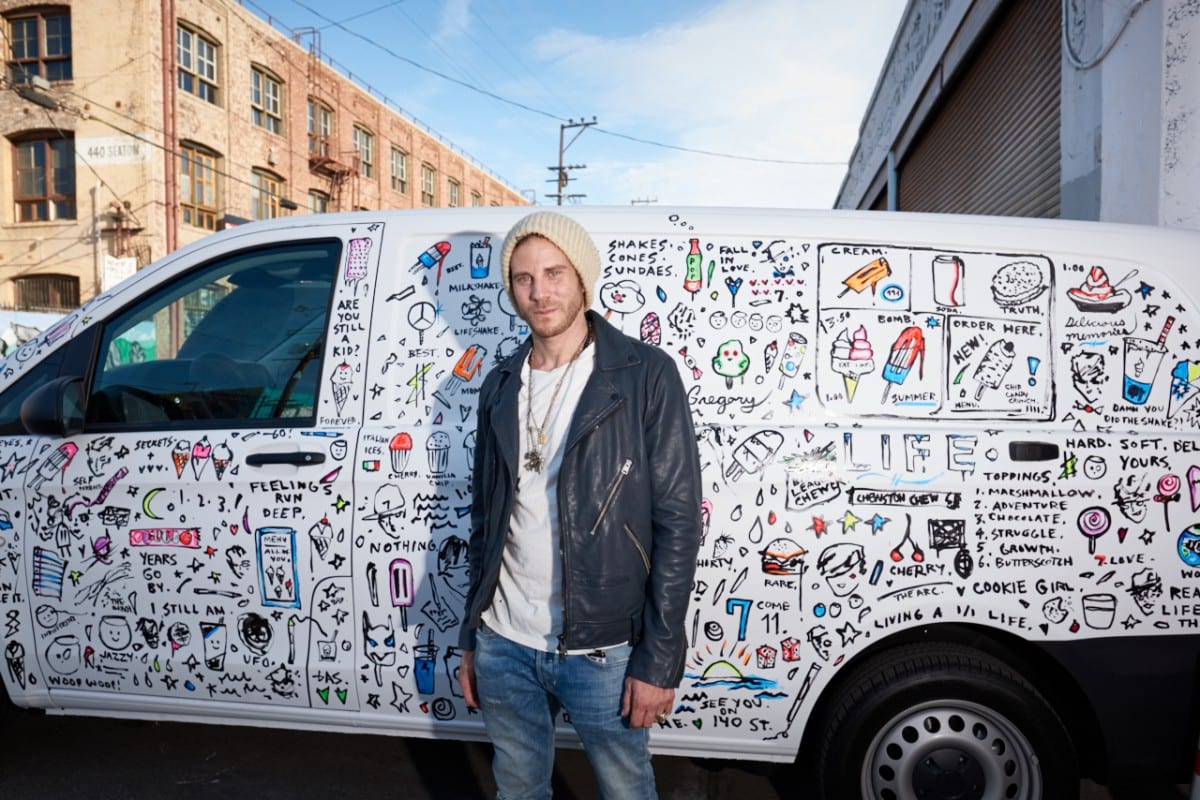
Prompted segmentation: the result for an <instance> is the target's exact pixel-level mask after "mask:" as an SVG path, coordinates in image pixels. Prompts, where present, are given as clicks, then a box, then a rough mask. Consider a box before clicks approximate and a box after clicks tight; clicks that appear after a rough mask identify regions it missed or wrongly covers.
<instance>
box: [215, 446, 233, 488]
mask: <svg viewBox="0 0 1200 800" xmlns="http://www.w3.org/2000/svg"><path fill="white" fill-rule="evenodd" d="M232 460H233V451H232V450H230V449H229V445H227V444H225V443H224V442H221V443H220V444H218V445H217V446H216V447H214V448H213V451H212V463H213V472H215V473H216V474H217V480H221V476H222V475H224V474H225V470H226V469H228V467H229V462H230V461H232Z"/></svg>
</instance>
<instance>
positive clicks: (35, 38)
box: [8, 8, 72, 84]
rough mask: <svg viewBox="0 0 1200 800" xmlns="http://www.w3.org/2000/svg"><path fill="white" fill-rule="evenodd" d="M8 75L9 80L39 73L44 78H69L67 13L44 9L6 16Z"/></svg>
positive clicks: (21, 79) (69, 41)
mask: <svg viewBox="0 0 1200 800" xmlns="http://www.w3.org/2000/svg"><path fill="white" fill-rule="evenodd" d="M8 41H9V53H8V58H9V61H8V74H9V76H10V77H11V78H12V82H13V83H17V84H20V83H28V82H29V79H30V77H32V76H34V75H40V76H41V77H43V78H45V79H46V80H48V81H69V80H71V77H72V76H71V14H70V12H69V11H67V10H64V9H59V8H56V9H46V10H43V11H35V12H32V13H24V14H22V15H21V16H12V17H9V18H8Z"/></svg>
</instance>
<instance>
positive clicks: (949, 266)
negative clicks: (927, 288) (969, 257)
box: [933, 255, 963, 308]
mask: <svg viewBox="0 0 1200 800" xmlns="http://www.w3.org/2000/svg"><path fill="white" fill-rule="evenodd" d="M933 302H935V303H937V304H938V305H939V306H943V307H945V308H958V307H959V306H961V305H962V304H963V260H962V259H961V258H959V257H958V256H949V255H940V256H934V259H933Z"/></svg>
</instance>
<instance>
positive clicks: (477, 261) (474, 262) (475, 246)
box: [471, 236, 492, 280]
mask: <svg viewBox="0 0 1200 800" xmlns="http://www.w3.org/2000/svg"><path fill="white" fill-rule="evenodd" d="M490 239H491V237H490V236H485V237H484V238H483V241H481V242H471V277H472V278H474V279H476V280H480V279H482V278H486V277H487V276H488V271H489V269H490V268H491V264H492V246H491V245H490V244H488V242H489V240H490Z"/></svg>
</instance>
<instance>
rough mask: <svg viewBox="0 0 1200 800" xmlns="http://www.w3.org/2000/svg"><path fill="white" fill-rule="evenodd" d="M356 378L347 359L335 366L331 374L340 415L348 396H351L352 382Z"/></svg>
mask: <svg viewBox="0 0 1200 800" xmlns="http://www.w3.org/2000/svg"><path fill="white" fill-rule="evenodd" d="M353 380H354V373H353V371H352V370H351V369H350V365H349V364H347V363H346V362H345V361H343V362H342V363H340V364H338V365H337V366H336V367H334V370H333V375H331V376H330V378H329V382H330V385H331V388H332V389H333V402H334V403H336V404H337V412H338V414H339V415H340V414H341V413H342V408H343V407H345V405H346V398H348V397H349V396H350V382H351V381H353Z"/></svg>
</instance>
